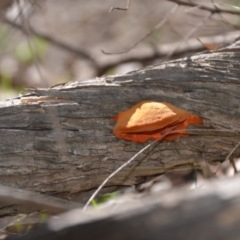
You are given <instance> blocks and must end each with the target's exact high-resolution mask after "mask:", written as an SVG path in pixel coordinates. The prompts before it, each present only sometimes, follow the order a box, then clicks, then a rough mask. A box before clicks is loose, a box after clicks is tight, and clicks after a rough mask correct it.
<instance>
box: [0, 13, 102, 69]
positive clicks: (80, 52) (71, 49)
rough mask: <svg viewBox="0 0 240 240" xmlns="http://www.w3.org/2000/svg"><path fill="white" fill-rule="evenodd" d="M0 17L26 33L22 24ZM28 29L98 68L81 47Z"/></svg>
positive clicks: (30, 28)
mask: <svg viewBox="0 0 240 240" xmlns="http://www.w3.org/2000/svg"><path fill="white" fill-rule="evenodd" d="M0 17H1V20H2V21H3V22H5V23H7V24H9V25H11V26H12V27H14V28H16V29H19V30H21V31H22V32H25V33H26V31H27V29H26V28H25V27H24V26H22V25H21V24H17V23H15V22H13V21H11V20H9V19H7V18H5V17H3V16H0ZM29 30H30V31H31V34H34V35H35V36H38V37H40V38H42V39H44V40H46V41H48V42H50V43H52V44H54V45H55V46H57V47H59V48H61V49H63V50H66V51H68V52H71V53H73V54H76V55H78V56H80V57H81V58H84V59H86V60H89V61H90V62H91V63H92V64H93V66H94V67H96V69H98V64H97V62H96V61H95V59H94V58H93V57H91V55H90V54H89V53H88V52H86V51H84V50H82V49H79V48H75V47H72V46H69V45H68V44H65V43H63V42H61V41H59V40H57V39H55V38H53V37H51V36H49V35H47V34H44V33H40V32H38V31H37V30H35V29H33V28H32V27H31V26H29Z"/></svg>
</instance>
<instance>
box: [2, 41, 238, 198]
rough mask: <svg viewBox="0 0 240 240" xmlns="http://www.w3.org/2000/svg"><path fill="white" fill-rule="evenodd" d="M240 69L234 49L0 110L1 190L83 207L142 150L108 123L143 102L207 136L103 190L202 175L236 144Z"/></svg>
mask: <svg viewBox="0 0 240 240" xmlns="http://www.w3.org/2000/svg"><path fill="white" fill-rule="evenodd" d="M239 61H240V43H239V42H236V43H234V44H232V45H231V46H229V47H227V48H224V49H220V50H218V51H215V52H205V53H201V54H198V55H194V56H192V57H188V58H184V59H180V60H176V61H171V62H167V63H162V64H159V65H156V66H150V67H148V68H146V69H142V70H138V71H134V72H130V73H128V74H125V75H122V76H104V77H102V78H99V79H92V80H89V81H85V82H71V83H67V84H63V85H59V86H55V87H52V88H50V89H35V90H33V91H32V95H29V96H28V97H27V96H22V97H20V98H17V99H12V100H8V101H5V102H1V103H0V109H1V111H0V143H1V144H0V181H1V183H2V184H5V185H9V186H14V187H19V188H24V189H29V190H33V191H36V192H42V193H47V194H55V195H57V196H61V197H68V198H70V199H75V200H76V199H80V200H81V201H85V200H86V199H85V198H84V196H85V197H86V195H85V191H89V190H91V189H94V188H96V187H98V186H99V184H100V183H101V182H102V181H103V180H104V179H105V178H106V177H107V176H108V175H109V174H110V173H111V172H112V171H114V170H115V169H116V168H117V167H119V166H120V165H122V164H123V163H124V162H126V161H127V160H128V159H129V158H130V157H132V156H133V155H134V154H135V153H136V152H137V151H139V150H141V148H142V147H143V146H145V145H146V144H147V143H146V144H139V143H133V142H128V141H125V140H120V139H118V138H116V137H115V136H114V135H113V132H112V129H113V127H114V124H115V122H114V121H113V120H112V119H111V118H110V117H111V116H115V115H116V114H117V113H118V112H120V111H123V110H125V109H127V108H129V107H131V106H132V105H134V104H136V103H137V102H139V101H142V100H155V101H161V102H163V101H164V102H169V103H172V104H174V105H176V106H178V107H180V108H183V109H186V110H188V111H191V112H192V113H195V114H197V115H199V116H201V117H203V118H204V119H205V120H206V124H205V126H203V127H202V128H204V129H205V130H204V131H203V130H202V131H200V133H199V132H195V134H193V135H191V137H188V138H187V137H182V138H180V139H177V140H175V141H172V142H166V141H163V142H162V143H161V144H159V145H158V146H157V147H156V148H155V149H154V151H153V152H152V153H151V154H149V155H147V154H146V153H145V154H142V155H141V157H139V158H138V159H136V160H135V161H134V162H133V163H132V164H131V165H130V166H128V167H127V168H125V169H123V170H122V171H121V172H120V173H118V174H117V175H116V176H115V177H114V178H112V179H111V180H110V181H109V182H108V184H107V186H108V187H114V186H124V185H131V184H134V183H136V182H138V181H139V180H140V179H141V178H142V177H144V176H151V175H155V174H160V173H164V172H166V171H169V170H171V169H176V168H177V169H181V168H182V169H186V168H192V167H193V166H195V167H199V166H200V165H201V162H202V161H207V162H215V161H224V159H225V158H226V156H227V155H228V153H229V152H230V150H231V149H232V148H233V147H234V146H235V145H236V143H237V142H239V140H240V132H239V127H240V121H239V116H240V108H239V107H240V94H239V93H240V77H239V76H240V68H239ZM194 128H196V127H194ZM197 128H199V127H198V126H197ZM216 130H217V131H216ZM218 130H225V131H222V132H219V131H218ZM239 152H240V151H239V149H237V150H236V151H235V152H234V154H233V156H237V155H238V154H239ZM144 157H145V158H144Z"/></svg>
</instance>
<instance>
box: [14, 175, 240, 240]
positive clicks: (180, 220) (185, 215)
mask: <svg viewBox="0 0 240 240" xmlns="http://www.w3.org/2000/svg"><path fill="white" fill-rule="evenodd" d="M209 183H210V184H209V186H208V187H206V188H205V189H195V190H189V189H181V188H180V189H177V190H172V191H168V192H162V193H160V194H159V193H157V194H152V195H149V196H147V197H145V198H141V199H139V198H136V196H135V198H134V197H132V198H129V200H125V201H124V202H122V201H119V202H118V203H115V205H114V206H111V207H106V206H105V207H104V208H102V209H99V211H96V210H92V211H87V212H85V213H83V212H82V210H81V209H78V210H72V211H69V212H66V213H64V214H62V215H59V217H58V218H51V219H50V220H49V221H48V222H47V223H45V224H43V225H42V226H41V227H39V228H35V229H33V230H32V231H31V232H29V233H28V234H26V235H24V236H21V237H17V238H16V237H15V238H14V237H13V238H10V239H18V240H35V239H45V240H67V239H71V240H77V239H79V238H81V239H84V240H95V239H100V240H103V239H104V240H111V239H118V240H131V239H139V240H147V239H152V240H158V239H165V240H185V239H195V240H202V239H204V240H225V239H229V240H237V239H239V235H240V229H239V224H240V217H239V207H240V200H239V199H240V188H239V183H240V178H239V176H238V177H235V178H232V179H222V180H221V181H219V180H218V181H216V180H215V181H211V182H209Z"/></svg>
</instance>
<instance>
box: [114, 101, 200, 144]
mask: <svg viewBox="0 0 240 240" xmlns="http://www.w3.org/2000/svg"><path fill="white" fill-rule="evenodd" d="M113 119H114V120H116V121H117V123H116V125H115V127H114V130H113V132H114V134H115V135H116V136H117V137H118V138H123V139H126V140H130V141H133V142H140V143H143V142H146V141H148V140H150V139H152V140H158V139H162V138H161V137H163V138H164V140H168V141H171V140H173V139H175V138H178V137H180V136H183V135H185V136H187V135H188V134H187V132H186V128H187V127H188V125H190V124H201V123H203V120H202V119H201V118H200V117H198V116H196V115H193V114H191V113H190V112H188V111H185V110H183V109H180V108H178V107H175V106H173V105H171V104H169V103H166V102H163V103H160V102H153V101H143V102H140V103H138V104H136V105H134V106H133V107H131V108H130V109H128V110H126V111H124V112H121V113H119V114H118V115H117V116H116V117H113ZM176 130H181V132H178V133H177V132H175V133H174V131H176ZM171 131H173V133H172V134H171V133H170V132H171ZM166 133H169V134H168V135H166V137H164V134H166Z"/></svg>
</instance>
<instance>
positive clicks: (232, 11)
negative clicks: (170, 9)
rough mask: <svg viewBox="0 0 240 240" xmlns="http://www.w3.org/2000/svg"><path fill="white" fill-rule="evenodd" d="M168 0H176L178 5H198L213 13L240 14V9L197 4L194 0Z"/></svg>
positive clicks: (173, 0) (170, 0)
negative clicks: (188, 0)
mask: <svg viewBox="0 0 240 240" xmlns="http://www.w3.org/2000/svg"><path fill="white" fill-rule="evenodd" d="M167 1H169V2H174V3H177V4H178V5H182V6H187V7H198V8H199V9H202V10H206V11H209V12H211V13H212V14H215V13H229V14H235V15H240V11H239V10H228V9H222V8H219V7H216V6H215V7H214V8H212V7H208V6H205V5H201V4H197V3H194V2H185V1H181V0H167Z"/></svg>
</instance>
